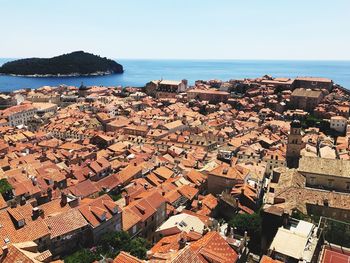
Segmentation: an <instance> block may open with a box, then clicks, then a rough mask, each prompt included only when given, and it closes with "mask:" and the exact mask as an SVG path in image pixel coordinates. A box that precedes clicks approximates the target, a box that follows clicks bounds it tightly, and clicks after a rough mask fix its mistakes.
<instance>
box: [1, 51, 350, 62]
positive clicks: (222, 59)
mask: <svg viewBox="0 0 350 263" xmlns="http://www.w3.org/2000/svg"><path fill="white" fill-rule="evenodd" d="M73 52H74V51H73ZM88 53H90V52H88ZM63 54H69V53H63ZM92 54H93V53H92ZM55 56H56V55H55ZM57 56H59V55H57ZM99 56H101V57H106V56H103V55H99ZM51 57H54V56H51ZM51 57H44V56H42V57H38V56H31V57H29V56H28V57H2V56H0V59H26V58H51ZM107 58H110V59H115V60H116V59H121V60H182V61H186V60H197V61H218V60H220V61H336V62H350V58H348V59H336V58H334V59H329V58H317V59H315V58H171V57H169V58H152V57H140V58H136V57H113V56H110V57H107Z"/></svg>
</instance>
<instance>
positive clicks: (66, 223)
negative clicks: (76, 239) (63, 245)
mask: <svg viewBox="0 0 350 263" xmlns="http://www.w3.org/2000/svg"><path fill="white" fill-rule="evenodd" d="M45 223H46V224H47V226H48V227H49V229H50V232H51V239H52V238H55V237H58V236H62V235H66V234H69V233H70V232H73V231H75V230H77V229H80V228H83V227H85V226H87V225H88V222H87V221H86V220H85V218H84V217H83V216H82V215H81V214H80V212H79V210H77V209H71V210H69V211H67V212H64V213H61V214H59V215H57V216H53V217H49V218H46V219H45Z"/></svg>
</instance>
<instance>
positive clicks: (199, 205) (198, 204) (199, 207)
mask: <svg viewBox="0 0 350 263" xmlns="http://www.w3.org/2000/svg"><path fill="white" fill-rule="evenodd" d="M197 206H198V209H201V208H202V201H200V200H199V201H198V203H197Z"/></svg>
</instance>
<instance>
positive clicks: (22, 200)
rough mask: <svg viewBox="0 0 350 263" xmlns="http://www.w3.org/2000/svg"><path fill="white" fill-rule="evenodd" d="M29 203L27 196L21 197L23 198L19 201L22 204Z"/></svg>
mask: <svg viewBox="0 0 350 263" xmlns="http://www.w3.org/2000/svg"><path fill="white" fill-rule="evenodd" d="M26 203H27V201H26V198H25V197H24V196H22V197H21V200H20V201H19V204H20V205H25V204H26Z"/></svg>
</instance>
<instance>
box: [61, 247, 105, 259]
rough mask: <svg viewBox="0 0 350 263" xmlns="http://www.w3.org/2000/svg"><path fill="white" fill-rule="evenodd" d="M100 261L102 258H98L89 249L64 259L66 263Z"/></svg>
mask: <svg viewBox="0 0 350 263" xmlns="http://www.w3.org/2000/svg"><path fill="white" fill-rule="evenodd" d="M99 259H100V257H99V256H98V254H97V253H93V252H91V251H90V250H89V249H86V248H83V249H80V250H78V251H76V252H75V253H73V254H71V255H69V256H67V257H66V258H65V259H64V262H65V263H91V262H94V261H96V260H99Z"/></svg>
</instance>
